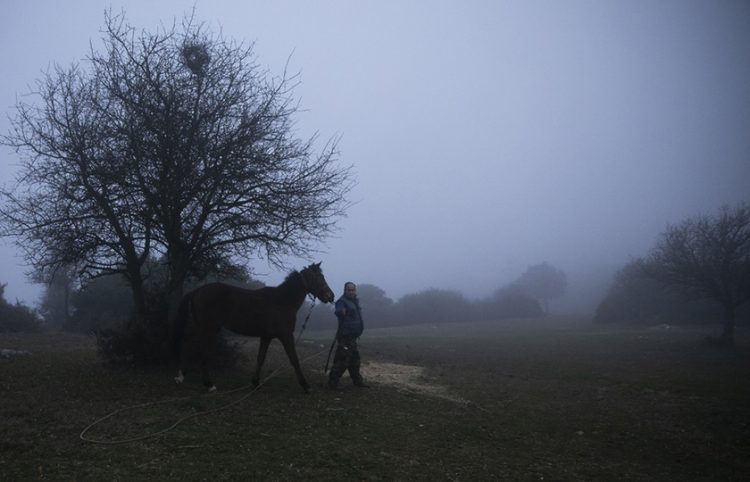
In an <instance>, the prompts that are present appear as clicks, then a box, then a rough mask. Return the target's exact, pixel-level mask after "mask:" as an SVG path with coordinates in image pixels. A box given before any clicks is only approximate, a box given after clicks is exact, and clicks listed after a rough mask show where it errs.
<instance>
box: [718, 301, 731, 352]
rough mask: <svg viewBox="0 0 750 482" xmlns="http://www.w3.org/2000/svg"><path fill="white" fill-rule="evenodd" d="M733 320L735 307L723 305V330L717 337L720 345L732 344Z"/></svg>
mask: <svg viewBox="0 0 750 482" xmlns="http://www.w3.org/2000/svg"><path fill="white" fill-rule="evenodd" d="M734 322H735V307H734V306H731V305H724V322H723V331H722V333H721V337H720V338H719V342H720V343H721V344H722V345H726V346H733V345H734Z"/></svg>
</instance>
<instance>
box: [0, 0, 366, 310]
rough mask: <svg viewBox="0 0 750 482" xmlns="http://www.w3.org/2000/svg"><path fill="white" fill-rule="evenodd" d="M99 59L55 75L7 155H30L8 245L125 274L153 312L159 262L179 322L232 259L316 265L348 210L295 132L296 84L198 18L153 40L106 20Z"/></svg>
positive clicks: (9, 141)
mask: <svg viewBox="0 0 750 482" xmlns="http://www.w3.org/2000/svg"><path fill="white" fill-rule="evenodd" d="M103 41H104V47H103V48H102V49H101V50H100V51H98V50H95V49H94V48H92V49H91V51H90V53H89V55H88V56H87V58H86V59H85V61H84V62H82V64H81V65H73V66H72V67H70V68H67V69H63V68H60V67H57V68H55V69H54V70H52V71H50V72H47V73H46V74H45V76H44V77H43V79H42V80H41V81H39V82H38V83H37V87H38V88H37V90H36V92H34V93H33V94H35V97H36V98H37V99H38V100H39V102H38V103H33V102H26V101H23V100H22V101H19V102H18V103H17V116H16V117H15V119H13V130H12V131H11V132H10V133H9V134H8V135H7V136H5V137H4V138H3V139H2V143H3V144H5V145H8V146H11V147H13V148H15V149H16V151H17V152H18V153H20V154H21V155H22V164H21V169H20V175H19V177H18V179H17V182H16V183H15V185H14V186H13V187H12V188H10V189H5V190H3V191H2V193H1V195H2V200H3V203H2V205H1V207H0V228H2V232H1V234H4V235H12V236H15V237H17V239H18V244H19V246H20V247H21V248H22V249H24V251H25V254H26V257H27V260H28V261H29V263H30V264H31V265H32V266H34V267H35V269H37V270H38V271H41V272H44V271H54V270H55V269H57V268H59V267H61V266H68V265H73V264H75V265H78V266H82V269H81V274H83V275H85V276H96V275H101V274H111V273H123V274H124V275H125V276H126V278H127V280H128V282H129V284H130V286H131V288H132V290H133V299H134V304H135V307H136V311H138V312H140V313H143V312H145V309H146V308H145V294H144V281H145V277H146V276H147V274H146V272H145V271H146V270H144V265H145V263H146V261H147V260H148V259H150V258H160V259H161V258H163V259H165V260H166V263H167V267H168V273H169V276H168V281H167V286H166V287H165V289H166V293H167V296H168V299H169V302H170V305H171V307H174V305H176V303H177V301H178V300H179V298H180V297H181V295H182V290H183V286H184V285H185V282H186V280H187V279H188V278H189V277H191V276H196V277H200V276H201V275H203V274H205V273H206V272H208V271H211V270H212V269H213V267H215V265H216V264H217V263H220V262H222V261H223V260H226V259H228V258H241V259H248V258H251V257H264V258H265V259H267V260H269V261H270V262H272V263H274V264H277V265H281V263H282V259H283V258H284V257H285V256H286V255H288V254H292V255H297V256H306V255H309V254H310V252H311V247H312V246H313V242H314V241H317V240H319V239H321V238H322V237H325V236H326V235H328V234H330V233H331V231H332V230H333V229H334V228H335V221H336V220H337V219H338V218H339V217H340V216H342V215H343V214H344V212H345V209H346V208H347V206H348V203H347V202H346V200H345V198H344V196H345V194H346V193H347V192H348V190H349V189H350V188H351V185H352V179H351V175H350V168H349V167H341V166H339V165H338V157H339V156H338V151H337V139H336V138H333V139H331V140H329V141H328V142H327V143H326V144H325V145H324V147H323V149H322V150H321V151H320V152H319V153H316V152H315V150H314V144H316V142H317V136H313V137H312V138H309V139H307V140H301V139H299V138H298V137H296V135H295V128H294V122H293V117H294V116H295V114H296V113H297V112H298V105H297V104H296V101H295V100H294V99H293V97H292V90H293V88H294V87H295V86H296V85H297V77H296V76H287V75H286V73H284V74H283V75H282V76H281V77H273V76H271V75H269V73H268V72H267V71H265V70H261V69H259V68H258V66H257V65H256V64H255V61H254V54H253V46H252V45H250V46H246V45H243V44H236V43H235V42H232V41H227V40H225V39H224V38H222V37H221V36H220V35H215V34H211V33H207V32H205V31H204V28H203V27H202V26H201V25H197V24H195V23H194V21H193V19H192V18H188V19H186V20H185V21H184V22H183V23H182V25H181V28H180V27H177V26H176V25H173V26H172V27H171V28H162V29H159V30H158V31H157V32H155V33H149V32H137V31H136V30H135V29H134V28H133V27H131V26H129V25H127V24H126V23H125V21H124V18H123V16H112V15H111V14H109V13H107V14H106V15H105V27H104V29H103Z"/></svg>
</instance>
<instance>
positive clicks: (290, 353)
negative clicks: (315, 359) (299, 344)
mask: <svg viewBox="0 0 750 482" xmlns="http://www.w3.org/2000/svg"><path fill="white" fill-rule="evenodd" d="M279 340H280V341H281V344H282V345H284V351H285V352H286V356H287V357H289V361H290V362H291V364H292V366H293V367H294V372H295V373H296V374H297V381H298V382H299V384H300V385H301V386H302V389H303V390H304V391H305V393H310V385H308V383H307V380H305V376H304V375H303V374H302V368H301V367H300V366H299V359H298V358H297V350H296V349H295V348H294V336H293V335H292V334H289V335H288V336H282V337H279Z"/></svg>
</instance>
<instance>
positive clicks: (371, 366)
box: [362, 362, 469, 405]
mask: <svg viewBox="0 0 750 482" xmlns="http://www.w3.org/2000/svg"><path fill="white" fill-rule="evenodd" d="M424 371H425V369H424V367H420V366H413V365H399V364H398V363H378V362H367V363H364V364H363V365H362V372H363V373H364V375H365V378H366V379H367V380H368V381H370V382H373V383H380V384H384V385H391V386H394V387H396V388H398V389H399V390H403V391H407V392H414V393H419V394H422V395H429V396H432V397H437V398H442V399H444V400H450V401H452V402H456V403H461V404H465V405H466V404H468V403H469V401H468V400H465V399H463V398H461V397H458V396H456V395H454V394H451V393H450V392H449V390H448V388H447V387H445V386H442V385H438V384H436V383H433V382H432V381H431V380H430V379H429V378H428V377H427V376H425V374H424Z"/></svg>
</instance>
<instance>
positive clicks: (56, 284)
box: [35, 266, 77, 328]
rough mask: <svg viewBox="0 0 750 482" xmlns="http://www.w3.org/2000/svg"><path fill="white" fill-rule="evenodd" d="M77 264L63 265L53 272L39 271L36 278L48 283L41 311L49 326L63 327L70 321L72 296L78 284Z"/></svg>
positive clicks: (43, 295)
mask: <svg viewBox="0 0 750 482" xmlns="http://www.w3.org/2000/svg"><path fill="white" fill-rule="evenodd" d="M76 278H77V276H76V268H75V266H63V267H60V268H59V269H57V270H55V271H54V272H51V273H44V274H41V273H37V276H36V277H35V280H36V281H38V282H40V283H44V284H45V285H46V287H45V290H44V293H43V294H42V300H41V302H40V305H39V313H40V314H41V315H42V318H44V322H45V325H46V326H47V327H48V328H62V327H64V326H66V325H68V323H69V322H70V315H71V313H72V309H73V308H72V305H71V296H72V295H73V291H74V289H75V284H76Z"/></svg>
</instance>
